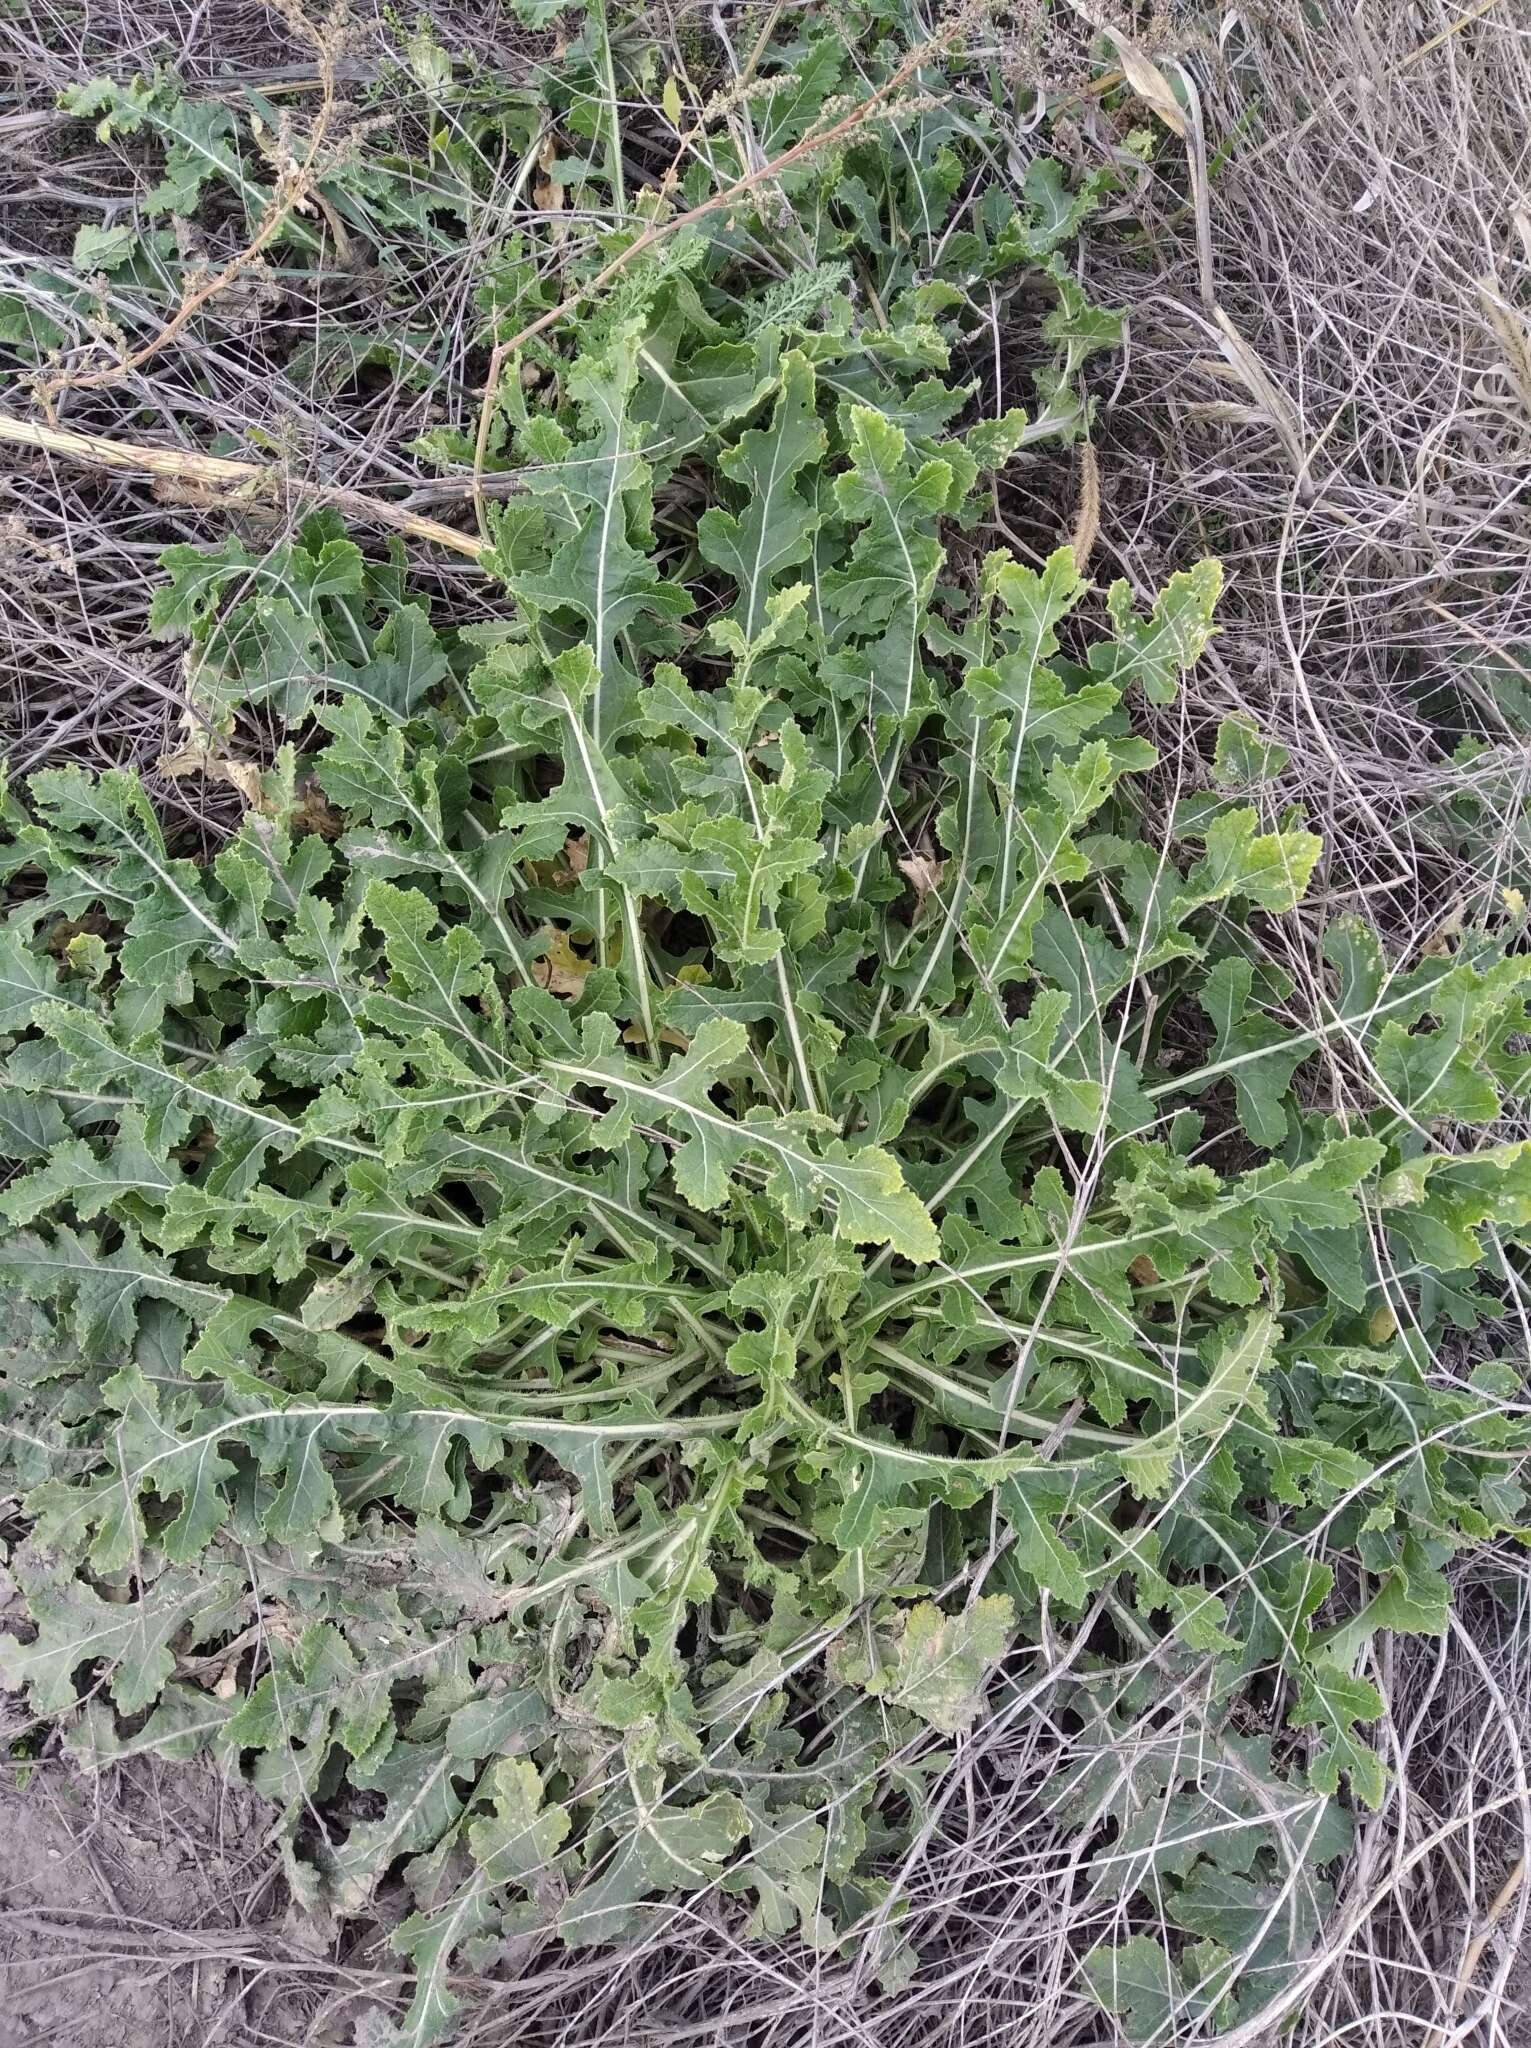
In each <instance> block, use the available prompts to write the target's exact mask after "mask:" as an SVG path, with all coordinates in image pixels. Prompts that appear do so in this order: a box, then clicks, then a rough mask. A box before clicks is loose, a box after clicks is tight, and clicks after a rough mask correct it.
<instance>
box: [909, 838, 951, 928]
mask: <svg viewBox="0 0 1531 2048" xmlns="http://www.w3.org/2000/svg"><path fill="white" fill-rule="evenodd" d="M898 871H899V873H900V874H901V875H903V876H904V877H905V879H906V880H908V881H910V882H912V883H913V884H914V914H915V916H916V917H918V916H919V914H920V912H921V911H922V910H923V909H924V908H925V899H926V898H927V897H928V896H930V895H931V894H932V893H933V892H934V891H935V890H937V889H939V888H940V886H941V877H942V876H943V875H944V874H945V873H946V863H945V862H944V861H939V860H937V859H936V857H935V855H934V854H931V853H912V854H911V855H910V856H909V858H908V860H901V861H900V862H899V864H898Z"/></svg>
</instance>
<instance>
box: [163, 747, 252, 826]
mask: <svg viewBox="0 0 1531 2048" xmlns="http://www.w3.org/2000/svg"><path fill="white" fill-rule="evenodd" d="M159 771H160V773H161V775H176V776H182V775H200V776H202V777H203V778H204V780H206V781H208V782H227V783H229V784H231V785H232V787H233V788H235V789H237V790H238V791H239V794H240V796H241V797H242V798H243V799H244V805H245V809H246V810H247V811H263V812H265V813H266V815H267V816H269V815H270V814H271V810H272V806H271V804H270V803H269V802H268V800H267V798H266V794H265V791H264V790H263V789H262V788H261V769H260V764H259V762H257V761H236V760H232V759H231V758H230V757H229V756H227V755H225V754H215V753H213V752H212V750H211V749H210V748H208V747H205V746H200V745H199V744H198V743H197V742H196V741H195V740H192V741H190V742H188V744H187V745H186V746H184V747H180V748H178V749H177V751H176V752H175V753H173V754H161V755H160V757H159Z"/></svg>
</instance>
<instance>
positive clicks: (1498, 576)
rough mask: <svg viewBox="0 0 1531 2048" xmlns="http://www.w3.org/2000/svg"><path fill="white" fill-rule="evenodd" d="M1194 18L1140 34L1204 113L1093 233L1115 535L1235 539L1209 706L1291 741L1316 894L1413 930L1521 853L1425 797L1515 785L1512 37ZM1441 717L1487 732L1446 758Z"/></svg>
mask: <svg viewBox="0 0 1531 2048" xmlns="http://www.w3.org/2000/svg"><path fill="white" fill-rule="evenodd" d="M1204 29H1205V32H1204V33H1203V34H1201V35H1199V36H1197V35H1187V34H1185V33H1184V32H1181V33H1179V34H1178V36H1177V35H1176V34H1174V33H1169V34H1167V35H1166V36H1165V37H1164V38H1163V39H1161V41H1160V43H1159V45H1158V48H1157V53H1156V54H1157V63H1158V66H1159V69H1160V71H1161V72H1162V73H1163V74H1164V75H1166V76H1167V77H1169V78H1171V79H1173V80H1175V81H1177V82H1178V83H1179V84H1180V86H1181V88H1182V92H1183V96H1184V97H1185V99H1186V100H1187V103H1188V104H1189V105H1190V106H1191V107H1192V108H1193V109H1194V112H1195V117H1196V118H1195V122H1194V124H1193V127H1194V129H1195V133H1193V135H1192V136H1191V138H1190V139H1189V140H1188V141H1187V143H1186V144H1184V145H1183V146H1181V147H1178V148H1176V147H1173V146H1168V145H1167V146H1166V147H1164V148H1162V149H1161V150H1160V151H1159V152H1158V155H1157V159H1156V166H1155V170H1154V172H1153V173H1152V174H1150V175H1149V176H1148V177H1146V178H1145V181H1144V184H1143V187H1142V189H1141V191H1140V193H1139V194H1138V195H1137V196H1136V198H1135V200H1134V203H1133V212H1134V215H1135V220H1134V224H1133V225H1134V230H1135V237H1136V239H1135V245H1132V246H1129V247H1128V248H1127V249H1125V250H1123V249H1121V248H1120V247H1118V248H1117V249H1115V250H1107V249H1104V248H1102V249H1101V250H1100V251H1099V252H1098V253H1099V256H1100V261H1099V263H1098V264H1097V267H1096V271H1095V276H1094V279H1093V282H1094V283H1095V286H1096V289H1097V290H1098V291H1099V292H1100V293H1101V294H1102V295H1103V296H1107V297H1110V296H1111V295H1113V294H1115V295H1116V296H1117V298H1118V299H1119V300H1120V301H1122V302H1124V303H1126V304H1127V306H1128V307H1129V309H1130V313H1131V354H1130V374H1129V376H1128V378H1127V380H1126V383H1125V386H1124V389H1123V390H1122V392H1121V394H1120V396H1119V399H1118V402H1117V403H1116V404H1115V405H1114V406H1113V407H1112V408H1111V411H1110V414H1109V419H1108V421H1107V422H1105V423H1103V424H1104V428H1105V434H1106V437H1107V438H1108V439H1109V442H1110V456H1109V459H1108V461H1107V463H1106V470H1107V476H1106V491H1107V497H1108V501H1109V502H1110V503H1111V506H1112V510H1113V512H1114V517H1113V518H1112V519H1111V521H1110V529H1111V530H1112V531H1114V533H1115V534H1116V536H1117V537H1118V545H1119V547H1120V548H1121V550H1122V556H1123V559H1124V562H1125V565H1126V567H1127V570H1128V573H1129V574H1132V575H1133V576H1134V579H1135V580H1138V581H1141V582H1143V583H1145V584H1146V583H1147V582H1151V581H1152V579H1153V577H1154V575H1155V573H1156V570H1157V564H1158V559H1159V558H1160V557H1162V556H1163V555H1165V554H1169V555H1175V556H1179V555H1185V554H1189V553H1193V552H1195V553H1200V552H1210V553H1214V554H1218V555H1220V556H1221V557H1222V558H1223V560H1224V562H1225V563H1226V565H1227V568H1228V571H1229V591H1228V596H1227V598H1226V600H1225V604H1224V607H1223V628H1224V630H1223V636H1222V639H1221V641H1220V643H1219V647H1218V650H1217V652H1216V654H1215V656H1214V658H1213V660H1212V661H1211V663H1210V664H1209V668H1208V675H1207V678H1206V679H1205V680H1207V681H1209V682H1210V684H1211V690H1210V693H1209V694H1208V697H1207V701H1206V704H1205V711H1206V713H1207V715H1208V717H1209V718H1210V717H1211V716H1212V715H1213V714H1214V713H1215V714H1217V715H1225V714H1226V713H1227V712H1228V711H1231V710H1243V711H1246V712H1248V713H1250V714H1251V715H1253V716H1254V717H1256V718H1257V719H1258V720H1259V721H1260V722H1261V723H1262V724H1263V725H1264V726H1265V727H1266V729H1267V730H1269V731H1270V732H1271V734H1272V736H1273V737H1276V738H1278V739H1280V740H1282V741H1283V742H1284V743H1285V744H1286V745H1287V746H1288V747H1290V749H1291V750H1292V754H1293V764H1294V765H1293V772H1292V781H1291V785H1290V788H1291V793H1293V794H1298V793H1300V794H1302V795H1303V796H1305V797H1306V798H1307V799H1308V801H1309V802H1310V804H1311V805H1312V808H1313V809H1314V811H1315V813H1316V814H1317V816H1318V819H1319V821H1320V822H1321V824H1323V825H1324V826H1325V827H1326V828H1327V829H1328V832H1329V836H1330V838H1331V843H1332V854H1331V859H1330V863H1329V873H1330V877H1331V880H1332V882H1333V884H1334V886H1335V887H1336V888H1349V889H1351V890H1353V891H1355V890H1359V891H1365V892H1367V893H1366V900H1367V904H1368V908H1369V910H1370V912H1371V914H1372V915H1374V916H1381V917H1383V918H1389V919H1391V920H1393V921H1394V923H1395V924H1396V926H1397V927H1398V929H1399V930H1400V931H1403V932H1407V931H1408V930H1410V929H1411V928H1412V927H1414V926H1415V925H1418V924H1420V923H1422V922H1425V921H1428V919H1429V918H1430V916H1431V915H1432V913H1433V914H1435V915H1439V912H1440V910H1441V908H1442V907H1444V904H1445V903H1446V902H1448V901H1450V900H1451V898H1452V897H1453V896H1454V895H1455V894H1457V893H1458V892H1463V893H1465V894H1466V895H1467V896H1468V897H1469V898H1472V899H1474V900H1476V901H1477V902H1478V903H1480V904H1481V903H1482V902H1483V901H1484V900H1485V899H1486V898H1489V897H1491V896H1492V894H1493V893H1494V892H1495V891H1496V890H1497V889H1498V887H1499V886H1501V885H1502V884H1503V883H1504V882H1506V881H1508V880H1509V879H1510V875H1509V873H1508V868H1509V867H1510V865H1512V862H1513V858H1514V857H1515V855H1516V853H1517V850H1518V851H1520V852H1521V853H1523V848H1521V849H1517V848H1516V847H1515V846H1513V845H1512V844H1511V843H1509V842H1508V841H1507V843H1506V845H1505V847H1504V848H1503V849H1502V859H1501V861H1500V862H1499V863H1498V865H1497V866H1496V864H1495V863H1494V862H1493V861H1490V862H1488V863H1483V862H1477V863H1473V864H1469V863H1466V862H1464V861H1463V860H1461V859H1460V858H1459V857H1458V855H1457V854H1456V853H1455V852H1454V850H1453V848H1452V846H1451V845H1450V843H1449V835H1447V834H1445V833H1443V831H1442V829H1441V806H1442V804H1443V803H1444V802H1445V801H1446V800H1447V799H1448V798H1449V797H1450V796H1452V795H1453V794H1457V793H1460V794H1471V793H1472V792H1473V791H1475V790H1479V791H1481V790H1482V789H1484V788H1485V787H1487V786H1491V785H1492V786H1494V787H1498V786H1499V785H1500V784H1501V783H1502V782H1503V781H1504V778H1505V777H1506V776H1507V775H1508V776H1509V777H1510V778H1512V779H1518V781H1519V783H1520V784H1521V786H1524V784H1525V781H1526V778H1527V763H1526V750H1525V745H1524V737H1523V735H1521V734H1520V733H1518V732H1514V731H1512V730H1509V729H1507V727H1506V724H1505V722H1504V720H1503V719H1502V718H1501V717H1500V716H1499V715H1498V714H1497V713H1496V711H1495V708H1494V701H1493V697H1492V694H1491V693H1488V692H1486V691H1485V690H1484V688H1483V686H1482V682H1481V678H1475V676H1474V674H1473V670H1474V669H1475V668H1476V667H1478V666H1480V665H1481V664H1482V663H1483V662H1485V661H1493V660H1500V659H1504V658H1505V657H1509V658H1510V659H1511V660H1512V661H1519V662H1521V663H1522V664H1524V646H1525V643H1526V642H1527V640H1528V639H1531V403H1528V397H1531V393H1528V385H1531V375H1528V370H1527V350H1528V345H1531V326H1528V320H1531V293H1528V290H1527V284H1526V279H1527V262H1528V256H1531V212H1528V208H1531V143H1528V137H1527V129H1526V124H1525V122H1524V120H1523V119H1522V118H1520V116H1519V114H1518V113H1517V112H1515V111H1512V110H1515V109H1520V108H1523V107H1524V106H1525V105H1526V104H1527V101H1528V97H1531V30H1528V27H1527V24H1526V20H1525V15H1524V10H1523V9H1519V8H1516V7H1514V6H1513V5H1510V6H1497V5H1495V6H1478V7H1474V8H1472V9H1467V10H1464V9H1462V8H1460V7H1458V6H1455V5H1453V4H1450V0H1426V4H1423V5H1420V6H1408V7H1406V6H1400V5H1397V4H1394V0H1363V4H1361V5H1359V6H1356V7H1345V8H1331V7H1320V8H1314V7H1302V6H1296V5H1286V4H1280V5H1264V6H1256V7H1253V8H1246V9H1243V10H1241V13H1240V16H1239V17H1235V16H1233V15H1232V14H1229V15H1228V16H1227V19H1226V29H1227V33H1226V35H1225V36H1224V38H1223V40H1222V42H1221V45H1219V43H1218V41H1217V40H1216V32H1217V29H1218V23H1217V21H1216V20H1207V21H1206V22H1205V24H1204ZM1135 532H1136V533H1140V534H1141V539H1138V540H1134V541H1126V540H1123V539H1122V538H1121V537H1122V536H1124V535H1128V534H1134V533H1135ZM1108 540H1109V534H1108ZM1517 649H1519V650H1520V652H1518V653H1517ZM1464 697H1465V699H1466V700H1467V701H1466V710H1465V715H1464V712H1463V710H1462V709H1461V708H1460V707H1459V705H1458V700H1459V699H1462V698H1464ZM1453 727H1455V728H1456V729H1458V730H1460V729H1463V728H1464V727H1465V728H1472V729H1476V730H1478V731H1479V732H1480V733H1481V734H1482V736H1483V737H1484V738H1485V739H1486V740H1487V741H1488V742H1489V743H1490V747H1491V750H1492V751H1491V752H1490V753H1489V754H1487V755H1485V756H1481V757H1480V758H1479V759H1478V760H1477V761H1475V762H1473V763H1472V764H1462V763H1456V762H1453V761H1452V760H1451V759H1450V755H1451V752H1452V744H1453Z"/></svg>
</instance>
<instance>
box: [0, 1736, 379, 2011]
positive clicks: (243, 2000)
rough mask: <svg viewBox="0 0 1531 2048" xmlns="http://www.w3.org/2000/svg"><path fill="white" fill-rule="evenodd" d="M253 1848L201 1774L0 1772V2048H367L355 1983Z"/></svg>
mask: <svg viewBox="0 0 1531 2048" xmlns="http://www.w3.org/2000/svg"><path fill="white" fill-rule="evenodd" d="M269 1832H270V1829H269V1812H268V1809H267V1808H266V1807H265V1806H264V1804H263V1802H262V1801H260V1800H259V1799H257V1798H256V1797H255V1796H254V1795H253V1794H251V1793H248V1792H244V1791H241V1790H238V1789H236V1788H231V1787H230V1786H228V1785H227V1784H225V1783H224V1782H223V1781H222V1779H221V1778H220V1777H219V1776H218V1774H217V1773H216V1772H215V1771H214V1770H212V1769H211V1768H210V1767H207V1766H204V1765H201V1764H168V1765H167V1764H160V1763H157V1762H155V1761H153V1760H152V1759H146V1758H139V1759H136V1760H134V1761H133V1762H131V1763H129V1764H126V1765H122V1766H119V1767H117V1768H115V1769H113V1770H111V1771H109V1772H107V1773H103V1774H102V1775H100V1776H99V1777H98V1776H95V1775H93V1774H88V1773H84V1772H79V1771H76V1770H74V1769H73V1768H72V1767H70V1766H69V1765H67V1764H62V1763H43V1764H40V1765H36V1766H33V1767H32V1768H31V1770H30V1771H27V1770H26V1769H25V1768H24V1767H23V1768H20V1769H18V1767H17V1766H16V1765H15V1764H10V1765H9V1767H8V1768H5V1769H4V1770H3V1771H0V2048H42V2044H43V2043H51V2042H57V2043H59V2044H60V2048H273V2044H281V2048H298V2044H302V2048H371V2044H372V2043H374V2042H376V2041H378V2040H379V2039H380V2038H381V2037H382V2036H383V2035H384V2034H385V2032H386V2026H385V2021H384V2012H383V2008H382V2006H381V2005H380V2004H379V2002H378V2001H377V1999H376V1998H375V1997H374V1996H370V1995H368V1985H369V1979H371V1972H369V1971H367V1970H365V1969H362V1968H356V1967H352V1966H348V1965H345V1964H338V1963H337V1961H336V1960H335V1955H334V1950H333V1948H332V1945H331V1943H330V1941H329V1939H328V1935H327V1930H325V1929H323V1928H322V1927H320V1926H319V1925H318V1924H317V1923H316V1922H315V1921H314V1920H312V1919H311V1918H305V1917H304V1916H302V1915H300V1914H297V1913H295V1912H293V1911H292V1910H291V1909H290V1906H289V1902H288V1897H287V1891H286V1887H285V1885H284V1883H283V1881H282V1877H281V1868H280V1862H279V1859H278V1857H277V1855H276V1854H275V1852H274V1851H273V1850H272V1849H271V1847H270V1846H269ZM372 1981H373V1984H374V1986H375V1980H372Z"/></svg>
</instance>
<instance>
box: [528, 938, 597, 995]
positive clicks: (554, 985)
mask: <svg viewBox="0 0 1531 2048" xmlns="http://www.w3.org/2000/svg"><path fill="white" fill-rule="evenodd" d="M542 929H543V934H544V936H545V937H546V938H547V942H548V943H547V950H546V952H545V953H544V954H543V956H542V958H541V959H540V960H534V961H533V962H532V980H533V981H535V982H536V984H537V986H538V987H539V988H545V989H547V990H548V991H549V993H550V994H552V995H555V996H577V995H580V994H582V993H583V992H584V987H585V979H586V976H587V975H588V974H589V972H590V970H591V968H592V967H593V966H594V964H595V963H594V961H592V960H585V959H583V958H581V956H580V955H579V954H578V953H576V952H575V950H574V948H573V946H571V945H570V943H569V934H568V933H567V932H566V931H565V930H564V929H563V927H562V926H561V925H544V926H543V928H542Z"/></svg>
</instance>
